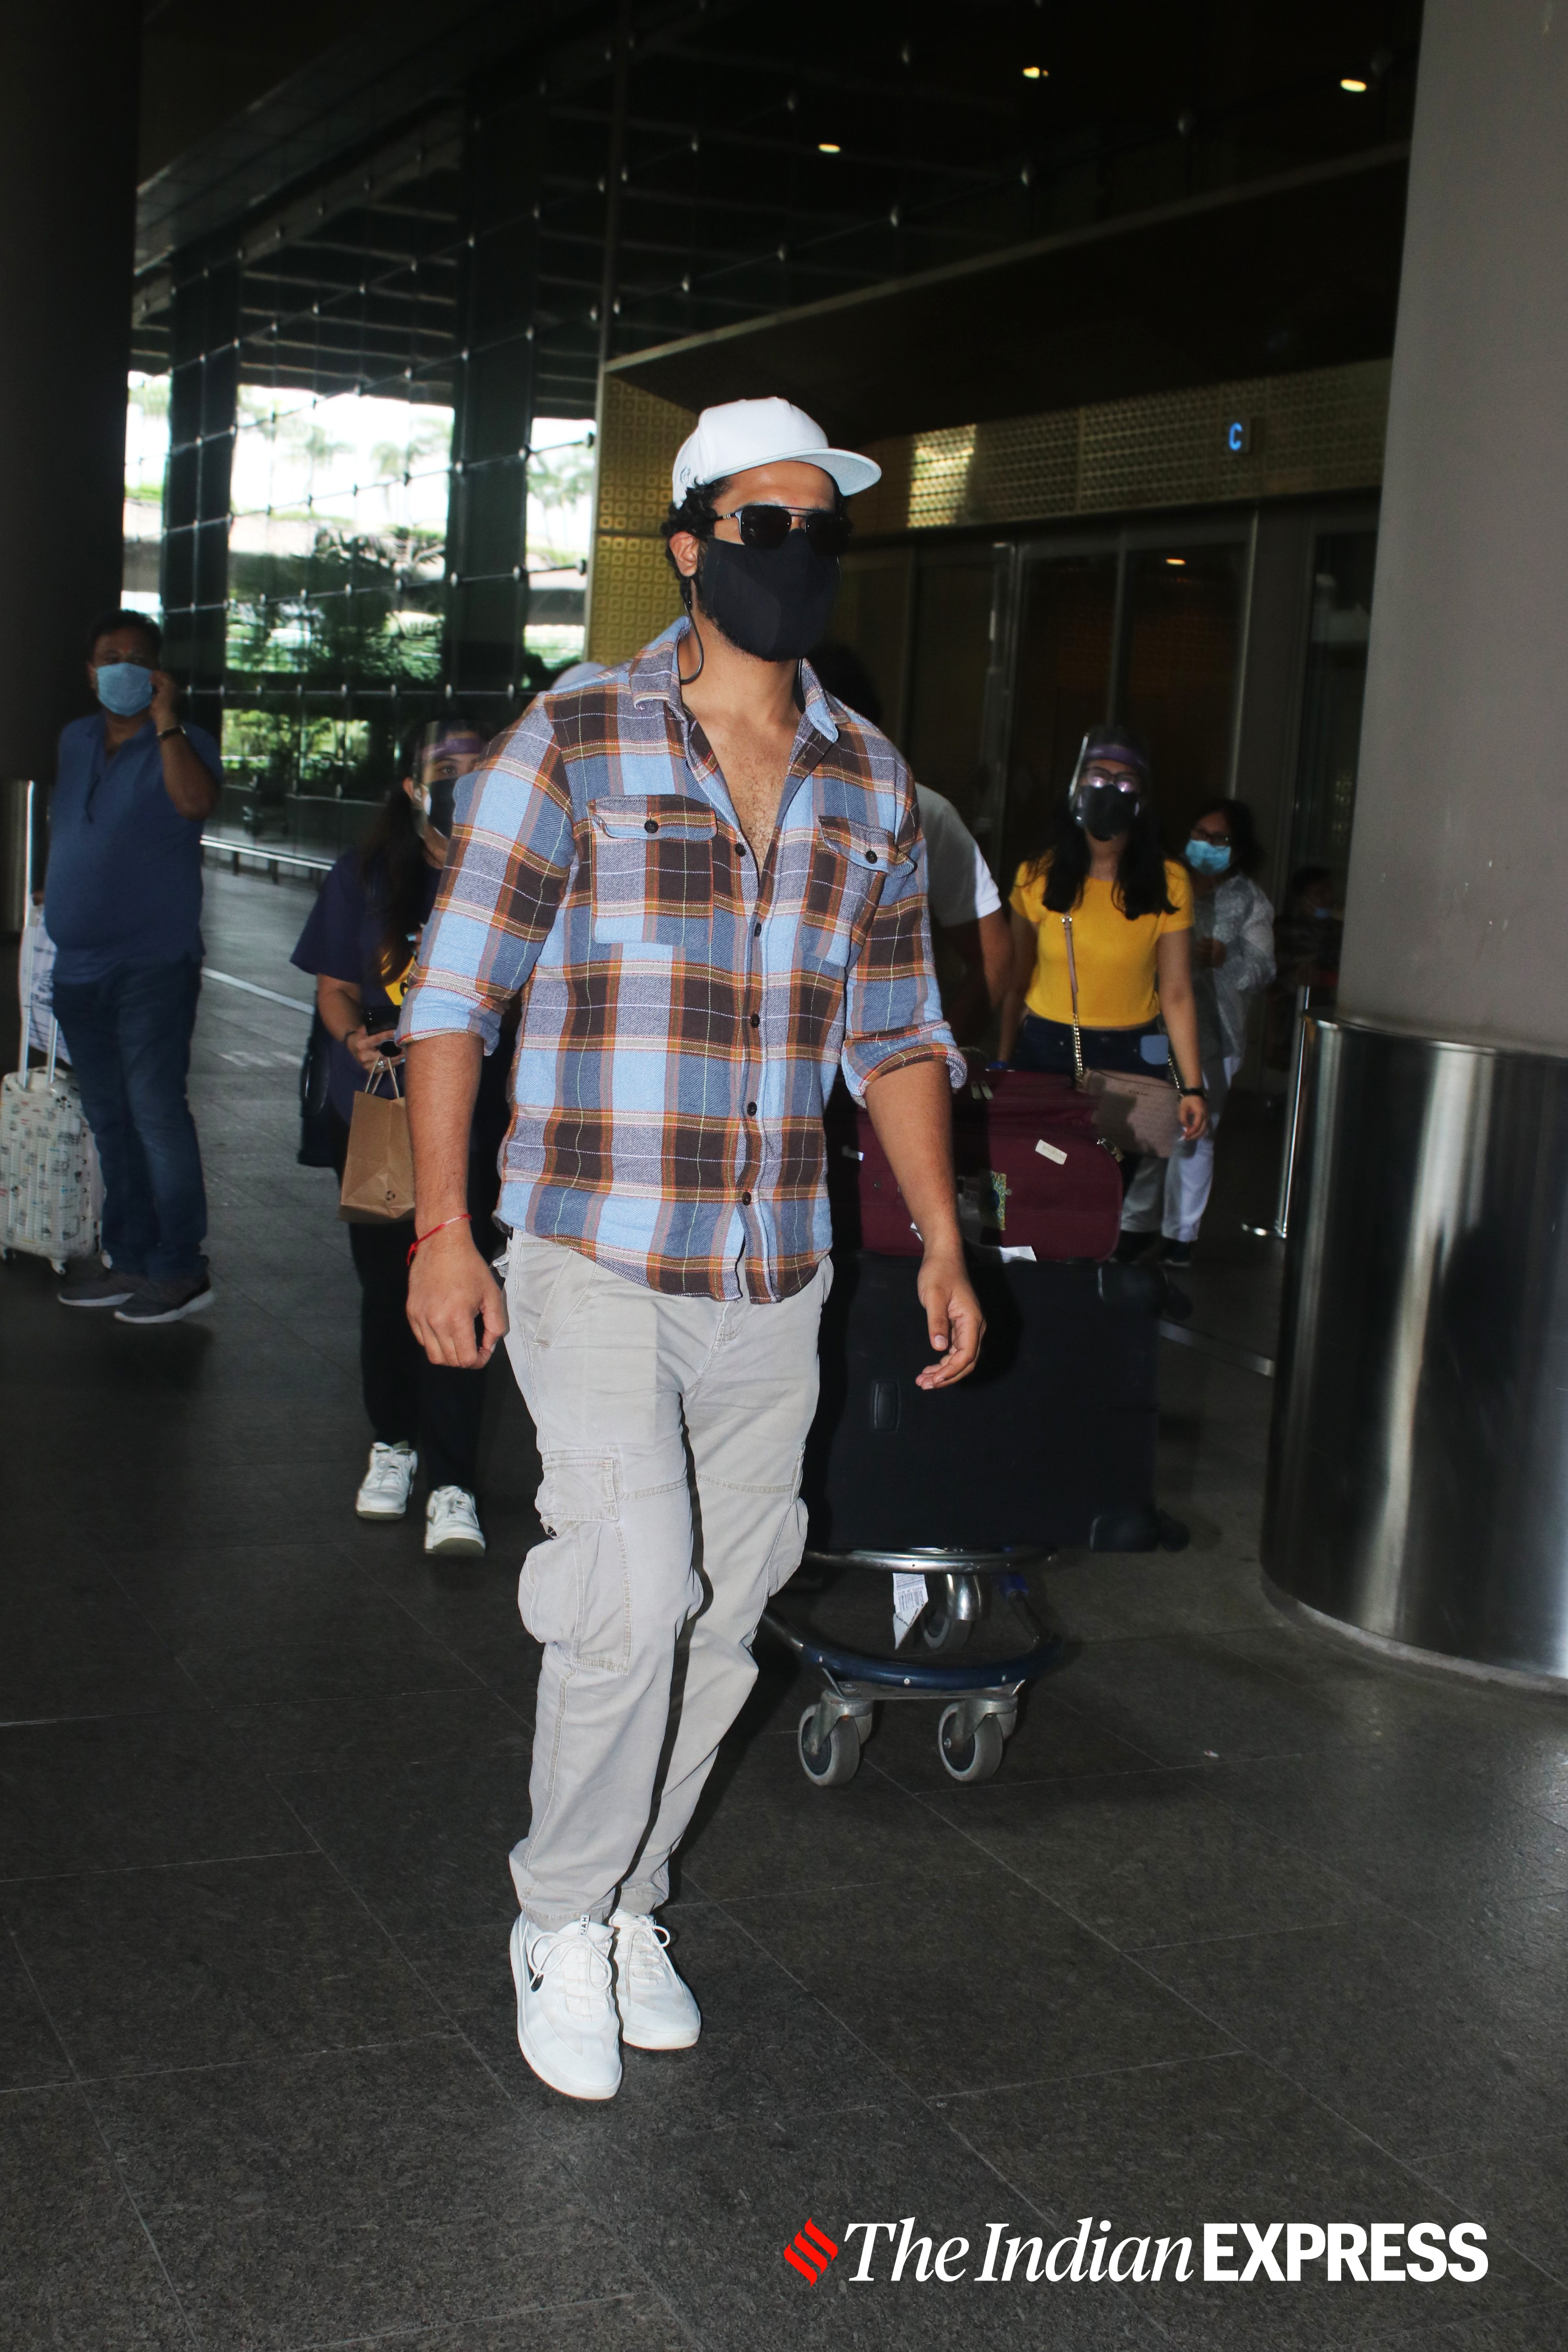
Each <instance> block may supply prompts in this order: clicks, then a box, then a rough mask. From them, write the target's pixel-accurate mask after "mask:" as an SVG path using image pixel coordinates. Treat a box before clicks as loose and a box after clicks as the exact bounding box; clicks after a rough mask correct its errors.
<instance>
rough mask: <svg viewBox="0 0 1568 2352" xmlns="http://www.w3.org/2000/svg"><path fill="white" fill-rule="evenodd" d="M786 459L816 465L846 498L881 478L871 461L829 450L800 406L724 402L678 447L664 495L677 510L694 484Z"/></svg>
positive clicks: (709, 410) (817, 427)
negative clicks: (668, 494)
mask: <svg viewBox="0 0 1568 2352" xmlns="http://www.w3.org/2000/svg"><path fill="white" fill-rule="evenodd" d="M792 460H794V461H796V462H798V463H800V464H802V465H806V466H820V467H821V468H822V470H823V472H824V473H825V474H830V475H831V476H832V478H833V479H834V480H835V481H836V482H837V485H838V488H840V490H841V491H842V492H843V494H844V496H845V497H846V498H853V497H854V495H855V493H856V491H857V490H868V489H869V488H870V487H871V485H872V483H873V482H879V481H880V480H881V478H882V468H881V467H880V466H879V465H878V464H877V463H876V461H875V459H874V458H871V457H858V456H857V455H856V453H855V451H854V450H853V449H830V448H829V447H828V446H827V436H826V433H825V432H824V431H823V429H822V427H821V425H818V424H817V423H816V419H815V418H814V417H810V416H808V415H806V413H805V409H804V408H796V407H795V406H794V405H793V404H792V403H790V402H789V401H787V400H726V401H723V402H721V404H720V405H719V406H718V407H717V408H705V409H704V410H703V411H702V414H701V415H700V417H699V418H698V420H697V430H696V432H695V433H689V434H688V435H687V437H686V439H685V440H684V441H683V442H682V443H681V445H680V451H679V456H678V457H677V458H676V460H675V467H674V470H673V472H672V473H671V475H670V478H669V490H670V496H671V497H672V498H673V499H674V500H675V503H676V505H677V506H679V504H680V501H681V499H683V498H684V497H685V496H686V493H687V491H688V490H689V489H693V488H696V487H697V485H698V484H699V483H700V482H719V481H722V480H723V479H724V478H725V477H726V476H727V475H730V474H743V473H744V472H745V471H746V469H747V467H750V466H782V465H786V464H788V463H790V462H791V461H792Z"/></svg>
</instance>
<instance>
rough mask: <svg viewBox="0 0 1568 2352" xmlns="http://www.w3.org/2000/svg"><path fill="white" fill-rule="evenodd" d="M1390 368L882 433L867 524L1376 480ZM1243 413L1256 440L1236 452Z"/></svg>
mask: <svg viewBox="0 0 1568 2352" xmlns="http://www.w3.org/2000/svg"><path fill="white" fill-rule="evenodd" d="M1388 373H1389V363H1388V362H1387V361H1386V360H1368V361H1363V362H1357V363H1356V364H1354V365H1352V366H1349V367H1337V368H1314V369H1312V370H1310V372H1308V373H1303V374H1300V375H1284V376H1259V377H1254V378H1252V379H1250V380H1244V381H1242V382H1239V383H1212V384H1202V385H1200V386H1198V387H1197V389H1195V390H1194V391H1191V392H1171V393H1155V394H1149V395H1148V396H1146V397H1145V398H1143V399H1141V400H1112V401H1102V402H1100V403H1098V404H1095V405H1094V406H1093V407H1089V408H1067V409H1058V410H1055V411H1052V412H1049V413H1047V414H1046V415H1040V416H1014V417H1007V418H1005V419H1003V420H1002V421H1001V422H1000V423H998V424H994V425H952V426H949V427H947V428H946V429H945V430H943V431H942V432H936V433H919V434H914V435H911V436H909V437H908V438H903V439H900V440H897V441H884V442H880V443H878V444H875V445H874V446H873V447H872V449H871V452H870V454H871V456H873V457H876V458H877V459H878V460H879V462H880V464H881V467H882V469H883V470H882V479H881V481H880V482H879V484H878V485H877V487H876V488H875V489H873V490H868V491H867V492H866V494H865V496H864V497H862V498H860V499H857V501H856V504H855V521H856V528H857V530H858V532H859V533H860V534H861V535H862V536H868V535H869V534H870V533H872V532H877V533H881V532H886V531H905V530H940V529H942V528H943V527H952V525H954V524H959V523H1016V522H1035V521H1047V520H1051V519H1052V518H1055V517H1059V516H1063V515H1075V514H1095V513H1105V512H1110V511H1116V512H1126V511H1128V510H1136V509H1138V508H1140V507H1175V506H1209V505H1213V504H1217V503H1228V502H1230V501H1232V500H1251V499H1266V498H1283V497H1288V496H1290V495H1293V494H1296V493H1300V492H1312V493H1315V494H1318V495H1323V494H1325V493H1337V492H1340V491H1345V490H1360V489H1371V488H1375V487H1376V485H1377V484H1378V483H1379V482H1380V481H1381V480H1382V478H1383V438H1384V427H1385V425H1386V423H1387V417H1388ZM1233 423H1240V424H1243V425H1245V426H1246V428H1247V436H1248V438H1249V440H1250V443H1251V446H1250V447H1249V448H1247V449H1245V450H1243V451H1241V452H1239V453H1236V454H1233V453H1232V451H1231V450H1230V449H1229V448H1228V447H1227V446H1226V429H1227V427H1228V426H1229V425H1232V424H1233Z"/></svg>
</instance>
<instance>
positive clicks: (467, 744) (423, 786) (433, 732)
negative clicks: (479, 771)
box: [408, 719, 485, 842]
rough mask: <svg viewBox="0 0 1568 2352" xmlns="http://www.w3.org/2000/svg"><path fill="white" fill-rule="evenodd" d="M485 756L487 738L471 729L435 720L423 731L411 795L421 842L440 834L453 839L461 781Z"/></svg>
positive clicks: (444, 839)
mask: <svg viewBox="0 0 1568 2352" xmlns="http://www.w3.org/2000/svg"><path fill="white" fill-rule="evenodd" d="M484 756H485V745H484V739H483V737H482V736H479V735H477V734H476V733H475V732H474V730H473V729H472V728H471V727H460V726H459V727H454V726H452V725H451V723H450V722H449V721H447V720H445V719H432V720H431V722H430V724H429V726H428V727H426V729H425V730H424V731H423V733H422V734H421V736H420V738H419V756H418V760H417V761H416V771H415V774H414V776H413V778H412V779H411V782H412V787H413V788H412V790H411V791H410V793H409V795H408V797H409V800H410V801H411V802H412V803H413V807H414V822H415V824H416V827H417V829H418V832H419V836H420V838H421V840H423V839H424V838H425V837H426V835H429V834H438V835H439V836H440V838H441V839H442V841H444V842H446V841H449V840H450V839H451V837H452V824H453V814H452V803H453V799H454V796H455V794H456V792H457V787H458V779H459V777H462V776H468V775H471V774H472V773H473V772H474V770H475V769H476V768H477V767H478V766H479V762H480V761H482V760H483V758H484Z"/></svg>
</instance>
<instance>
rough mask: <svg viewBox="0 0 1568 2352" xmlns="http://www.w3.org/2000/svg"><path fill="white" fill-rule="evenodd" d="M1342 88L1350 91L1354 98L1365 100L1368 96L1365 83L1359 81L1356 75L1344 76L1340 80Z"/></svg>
mask: <svg viewBox="0 0 1568 2352" xmlns="http://www.w3.org/2000/svg"><path fill="white" fill-rule="evenodd" d="M1340 88H1341V89H1348V90H1349V91H1350V93H1351V96H1352V98H1364V97H1365V96H1366V84H1365V82H1364V81H1358V80H1357V79H1356V77H1355V76H1354V74H1344V75H1342V78H1341V80H1340Z"/></svg>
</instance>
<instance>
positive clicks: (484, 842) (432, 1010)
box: [397, 703, 577, 1054]
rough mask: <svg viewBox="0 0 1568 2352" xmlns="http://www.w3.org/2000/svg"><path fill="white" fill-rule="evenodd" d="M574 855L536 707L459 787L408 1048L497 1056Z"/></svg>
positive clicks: (401, 1031)
mask: <svg viewBox="0 0 1568 2352" xmlns="http://www.w3.org/2000/svg"><path fill="white" fill-rule="evenodd" d="M576 855H577V851H576V836H575V830H574V823H573V812H572V800H571V793H570V790H569V788H568V785H567V782H566V777H565V772H564V769H563V763H562V760H561V756H560V752H559V750H558V747H557V745H556V741H555V734H554V730H553V727H552V723H551V720H550V718H549V715H548V713H547V712H546V710H545V709H544V708H543V707H542V705H541V704H538V703H536V704H535V705H534V706H533V708H532V709H530V710H528V711H526V712H524V714H523V716H522V718H521V719H519V720H518V722H517V724H516V726H515V727H513V728H512V729H511V730H510V733H509V734H507V735H505V736H503V737H502V739H501V740H500V744H499V746H497V748H496V749H495V750H494V751H492V753H491V754H490V756H489V758H488V759H487V760H486V761H485V763H484V765H483V766H482V767H480V768H477V769H476V770H475V771H474V772H473V774H472V775H471V776H468V777H465V778H464V779H463V781H462V782H461V783H460V784H459V785H458V792H457V795H456V807H455V823H454V825H453V829H452V845H451V848H450V849H449V850H448V852H447V864H446V868H445V870H444V872H443V874H442V877H441V887H440V890H439V891H438V893H437V899H436V905H435V908H434V909H433V911H432V913H431V916H430V919H429V921H428V922H427V923H426V926H425V932H424V936H423V938H422V939H421V940H420V942H419V955H418V961H417V962H416V966H415V971H414V978H413V981H412V982H411V983H410V985H409V988H408V991H407V993H406V994H405V997H404V1000H403V1012H402V1015H401V1018H400V1019H399V1021H398V1024H397V1034H398V1037H399V1039H400V1040H402V1041H403V1042H405V1043H406V1042H407V1041H408V1040H410V1039H412V1038H418V1037H441V1036H479V1037H482V1038H483V1040H484V1046H485V1051H486V1053H487V1054H488V1053H489V1052H490V1051H491V1050H492V1048H493V1047H494V1045H495V1042H496V1039H497V1036H498V1035H499V1034H500V1021H501V1013H502V1012H503V1010H504V1008H505V1006H506V1004H507V1003H508V1002H509V1000H510V998H512V997H514V996H515V995H516V994H517V993H518V992H519V991H520V990H521V988H523V987H524V986H526V984H527V982H528V978H529V975H530V973H531V971H532V970H533V967H534V965H535V963H536V962H537V961H538V960H539V951H540V950H541V948H542V946H543V945H544V942H545V940H546V939H547V938H548V937H549V935H550V929H551V926H552V923H553V922H554V920H555V914H556V909H557V908H558V907H559V906H560V904H561V898H562V894H563V891H564V890H565V888H566V887H567V884H568V882H569V881H570V879H571V876H572V871H573V867H574V863H575V859H576Z"/></svg>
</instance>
